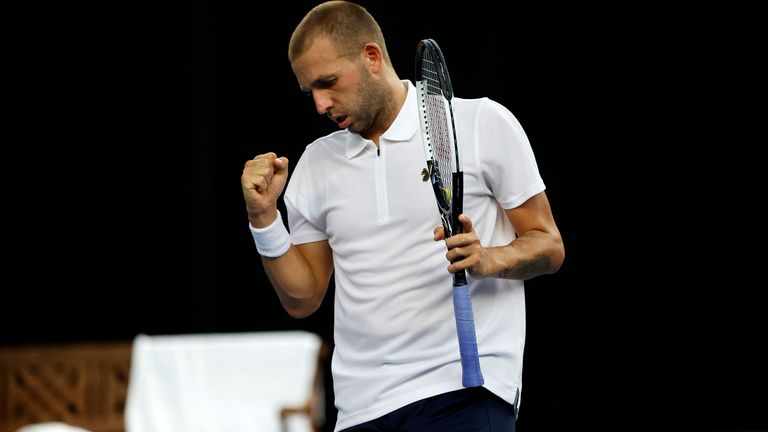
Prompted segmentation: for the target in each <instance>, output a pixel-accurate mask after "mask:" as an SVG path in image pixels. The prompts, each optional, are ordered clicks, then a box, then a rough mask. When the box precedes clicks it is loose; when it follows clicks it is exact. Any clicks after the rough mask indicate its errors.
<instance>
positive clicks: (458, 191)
mask: <svg viewBox="0 0 768 432" xmlns="http://www.w3.org/2000/svg"><path fill="white" fill-rule="evenodd" d="M462 213H464V172H462V171H457V172H455V173H453V196H451V219H452V224H451V225H452V226H453V230H452V231H453V232H452V233H451V235H455V234H461V233H463V232H464V225H462V223H461V221H459V215H460V214H462Z"/></svg>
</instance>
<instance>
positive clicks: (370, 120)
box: [347, 69, 393, 137]
mask: <svg viewBox="0 0 768 432" xmlns="http://www.w3.org/2000/svg"><path fill="white" fill-rule="evenodd" d="M360 76H361V77H362V78H361V79H360V82H359V83H358V86H357V99H358V110H357V111H358V112H357V119H356V120H355V121H354V122H352V123H350V125H349V127H347V129H348V130H349V131H350V132H354V133H356V134H359V135H360V136H362V137H368V136H369V135H370V133H371V132H372V131H374V130H377V129H381V131H382V132H384V130H385V128H383V127H382V126H383V125H381V123H382V122H385V121H387V120H388V119H389V117H390V111H391V105H392V98H393V97H392V94H391V92H390V91H388V89H387V87H386V86H385V84H384V83H382V82H379V81H376V80H374V79H373V78H372V77H371V76H370V74H369V72H368V71H367V70H365V69H363V70H362V71H361V75H360Z"/></svg>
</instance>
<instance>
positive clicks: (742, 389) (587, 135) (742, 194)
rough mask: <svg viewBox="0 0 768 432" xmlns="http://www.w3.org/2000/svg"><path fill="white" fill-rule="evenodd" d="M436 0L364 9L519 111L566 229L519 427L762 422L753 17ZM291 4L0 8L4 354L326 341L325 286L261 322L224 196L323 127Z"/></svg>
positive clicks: (531, 333)
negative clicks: (87, 346)
mask: <svg viewBox="0 0 768 432" xmlns="http://www.w3.org/2000/svg"><path fill="white" fill-rule="evenodd" d="M442 3H443V2H434V4H430V3H429V2H421V3H418V2H386V3H383V2H381V3H378V2H364V3H363V4H364V5H366V6H367V7H368V8H369V10H370V11H371V12H372V13H373V14H374V16H376V17H377V19H378V20H379V22H380V24H381V26H382V29H383V31H384V34H385V36H386V37H387V41H388V48H389V51H390V54H391V56H392V60H393V63H394V65H395V67H396V69H397V70H398V71H399V74H400V76H401V78H408V79H412V78H413V55H414V50H415V46H416V43H417V42H418V40H419V39H421V38H424V37H432V38H434V39H436V40H437V41H438V42H439V43H440V45H441V47H442V48H443V51H444V53H445V55H446V57H447V60H448V65H449V67H450V69H451V74H452V78H453V81H454V86H455V92H456V94H457V95H458V96H460V97H481V96H489V97H491V98H493V99H495V100H497V101H499V102H501V103H503V104H505V105H506V106H507V107H508V108H509V109H510V110H511V111H512V112H513V113H514V114H515V115H516V116H517V117H518V118H519V119H520V121H521V122H522V124H523V126H524V128H525V129H526V132H527V133H528V135H529V138H530V140H531V142H532V145H533V148H534V151H535V152H536V155H537V159H538V163H539V167H540V170H541V173H542V175H543V177H544V180H545V182H546V183H547V187H548V189H547V193H548V195H549V198H550V201H551V204H552V207H553V211H554V213H555V216H556V219H557V221H558V224H559V226H560V229H561V231H562V234H563V236H564V239H565V243H566V251H567V258H566V262H565V264H564V266H563V267H562V269H561V270H560V272H559V273H557V274H556V275H549V276H545V277H541V278H538V279H535V280H532V281H529V282H527V284H526V287H527V289H526V294H527V307H528V327H527V333H528V339H527V345H526V353H525V370H524V383H525V385H524V387H525V389H524V393H523V402H522V412H521V418H520V420H519V422H518V428H519V429H520V430H522V431H543V430H562V429H563V428H564V427H566V426H571V425H573V426H578V427H580V428H583V429H587V430H589V429H604V428H610V429H615V430H664V429H667V428H670V429H677V430H755V429H768V420H766V418H767V417H766V415H765V406H766V402H768V400H767V399H766V396H765V392H764V390H763V389H764V388H765V387H766V385H768V379H766V373H765V372H764V368H765V366H764V365H765V364H768V357H767V356H766V355H765V354H764V353H763V349H762V345H764V344H765V334H766V325H765V318H764V309H765V304H766V303H765V298H766V296H765V294H764V293H763V291H764V287H763V286H764V283H761V282H760V281H761V279H760V270H761V265H762V261H763V260H762V258H763V254H761V252H762V249H763V247H762V245H763V243H762V241H761V239H762V236H761V233H760V232H759V228H758V226H757V221H758V210H757V206H758V200H759V198H760V197H762V196H764V193H762V192H761V188H758V185H759V184H760V183H759V181H758V173H757V154H756V152H757V150H756V148H755V147H756V146H755V145H754V144H755V141H757V132H756V130H757V125H758V124H762V123H764V121H763V122H760V123H758V122H759V120H758V119H757V115H756V114H754V113H753V111H750V110H749V109H748V106H750V102H755V101H756V97H755V96H753V94H754V92H755V91H756V90H757V88H756V87H757V81H758V77H761V74H760V73H758V72H757V69H756V68H757V62H758V60H759V57H760V56H761V55H762V56H764V55H763V54H764V51H765V49H764V43H763V41H760V40H759V39H758V38H759V37H760V36H761V35H760V34H759V33H760V31H759V30H758V27H757V26H758V24H759V23H758V19H757V18H756V16H757V14H756V11H754V10H748V9H747V8H745V7H744V6H739V5H728V4H721V3H712V4H708V5H695V6H693V5H692V6H689V7H684V6H676V7H670V6H669V5H654V4H651V3H646V2H642V3H640V2H638V3H637V4H611V5H609V6H600V7H597V6H589V5H583V4H575V3H573V4H567V5H560V6H555V5H551V4H543V3H542V4H535V5H534V4H531V3H533V2H526V3H522V4H515V3H512V4H507V5H506V6H503V7H500V6H498V5H496V4H495V3H496V2H489V1H474V2H465V3H463V4H461V5H457V6H456V7H454V8H452V9H451V10H442V11H436V12H432V13H430V14H429V19H428V20H424V19H419V18H418V17H417V16H416V13H417V12H418V11H419V10H421V9H422V8H428V7H434V6H435V5H437V4H442ZM312 4H313V3H311V2H310V3H307V2H278V3H275V4H271V5H269V6H266V5H264V4H262V3H260V2H247V1H240V2H238V1H213V0H208V1H205V0H199V1H196V2H179V3H176V4H171V3H167V2H156V4H135V3H114V2H102V3H98V4H92V5H83V4H77V5H75V4H70V3H69V2H67V3H59V4H56V5H49V6H47V7H44V8H43V7H40V8H39V9H36V7H35V6H29V7H28V8H27V9H26V10H24V11H23V12H20V13H19V15H18V19H16V16H15V15H11V21H14V22H13V23H12V24H19V25H18V26H14V27H13V28H14V29H15V30H14V31H13V32H12V35H11V37H10V42H11V43H10V50H9V54H8V57H7V58H9V59H10V61H9V62H8V66H9V67H8V69H10V70H11V71H12V72H14V74H13V79H12V80H9V86H8V87H9V93H11V96H13V97H12V98H10V99H9V100H11V101H12V106H11V108H12V109H11V112H12V114H11V115H9V117H8V119H9V123H10V125H11V126H12V128H11V130H13V131H14V132H15V133H8V135H6V137H7V141H6V142H5V144H6V145H5V146H4V147H5V148H6V150H7V151H6V155H7V159H6V160H5V161H4V162H5V163H4V164H3V165H4V166H5V170H4V171H5V173H6V174H8V173H10V175H8V176H7V180H6V181H5V185H6V191H7V192H6V199H5V202H6V203H8V205H7V206H4V208H5V212H4V213H5V214H6V220H7V223H6V224H5V226H4V231H5V236H4V237H5V239H6V241H5V242H4V243H5V249H6V253H5V256H6V258H5V260H4V261H5V263H4V267H5V270H6V271H5V274H6V279H5V282H4V283H3V288H2V297H0V301H2V317H1V318H0V324H2V333H1V336H2V337H1V338H0V343H1V344H3V345H23V344H32V343H61V342H74V341H107V340H130V339H131V338H132V337H133V336H135V335H136V334H137V333H148V334H167V333H197V332H230V331H259V330H282V329H306V330H310V331H313V332H316V333H318V334H320V335H321V336H323V337H325V338H326V339H328V340H331V337H332V308H331V306H332V301H331V300H332V295H333V291H329V295H328V296H327V298H326V301H325V303H324V305H323V307H322V308H321V310H320V311H319V312H318V313H317V314H315V315H314V316H312V317H310V318H307V319H304V320H293V319H291V318H290V317H288V316H287V314H285V313H284V312H283V311H282V309H281V307H280V305H279V303H278V301H277V299H276V296H275V295H274V294H273V292H272V290H271V288H270V286H269V284H268V282H267V281H266V279H265V277H264V274H263V272H262V270H261V266H260V264H259V261H258V256H257V254H256V252H255V248H254V246H253V243H252V240H251V238H250V235H249V233H248V229H247V220H246V217H245V210H244V205H243V202H242V195H241V192H240V185H239V176H240V174H241V169H242V165H243V163H244V162H245V161H246V160H247V159H248V158H251V157H253V155H255V154H258V153H261V152H264V151H269V150H274V151H276V152H278V153H280V154H283V155H286V156H288V158H289V159H291V160H292V161H293V162H295V161H296V160H298V157H299V155H300V154H301V151H302V149H303V147H304V146H305V145H306V144H307V143H309V142H310V141H311V140H312V139H314V138H315V137H316V136H318V135H320V134H324V133H327V132H330V131H332V130H334V126H333V125H332V124H331V123H330V122H328V121H327V120H326V119H324V118H321V117H320V116H317V115H316V114H314V108H313V105H312V103H311V101H310V100H308V99H307V98H306V97H305V96H303V95H302V94H301V93H300V92H299V91H298V87H297V83H296V82H295V79H294V77H293V75H292V73H291V71H290V66H289V64H288V62H287V60H286V49H287V41H288V38H289V36H290V32H291V31H292V29H293V26H294V25H295V24H296V23H297V22H298V20H299V19H300V18H301V17H302V15H303V13H304V12H306V10H308V8H309V7H310V6H311V5H312ZM16 27H18V29H16ZM760 53H763V54H760ZM760 141H761V142H764V138H763V139H761V140H760ZM8 216H10V220H8V219H7V217H8ZM761 220H763V219H761ZM332 415H333V414H332V413H331V416H332Z"/></svg>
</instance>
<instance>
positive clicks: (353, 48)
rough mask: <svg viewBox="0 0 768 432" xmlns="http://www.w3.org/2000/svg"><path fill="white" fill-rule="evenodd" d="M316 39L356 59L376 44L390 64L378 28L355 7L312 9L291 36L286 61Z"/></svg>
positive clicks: (339, 3)
mask: <svg viewBox="0 0 768 432" xmlns="http://www.w3.org/2000/svg"><path fill="white" fill-rule="evenodd" d="M318 36H327V37H328V38H329V39H330V40H331V42H332V43H333V45H334V46H335V47H336V49H337V50H338V52H339V54H340V55H341V56H342V57H346V58H352V57H354V56H356V55H358V54H359V53H360V50H362V49H363V47H364V46H365V44H367V43H369V42H375V43H377V44H378V45H379V47H380V48H381V52H382V54H383V56H384V60H385V61H386V62H387V63H388V64H392V63H391V62H390V60H389V54H388V53H387V46H386V44H385V43H384V35H383V34H382V33H381V28H380V27H379V24H378V23H377V22H376V20H375V19H374V18H373V16H371V14H370V13H368V11H367V10H366V9H365V8H364V7H362V6H360V5H358V4H355V3H352V2H348V1H328V2H325V3H321V4H319V5H317V6H315V7H314V8H312V10H310V11H309V12H307V14H306V15H305V16H304V18H303V19H302V20H301V22H300V23H299V25H297V26H296V29H295V30H294V31H293V34H292V35H291V41H290V42H289V43H288V60H289V61H291V62H293V61H294V60H295V59H296V58H298V57H299V56H300V55H301V54H303V53H304V51H306V50H307V48H309V46H310V45H311V44H312V42H314V41H315V39H316V38H317V37H318Z"/></svg>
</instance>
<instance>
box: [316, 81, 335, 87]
mask: <svg viewBox="0 0 768 432" xmlns="http://www.w3.org/2000/svg"><path fill="white" fill-rule="evenodd" d="M334 84H336V79H335V78H334V79H329V80H326V81H320V82H319V83H318V85H317V86H318V87H320V88H324V89H327V88H331V87H333V85H334Z"/></svg>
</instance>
